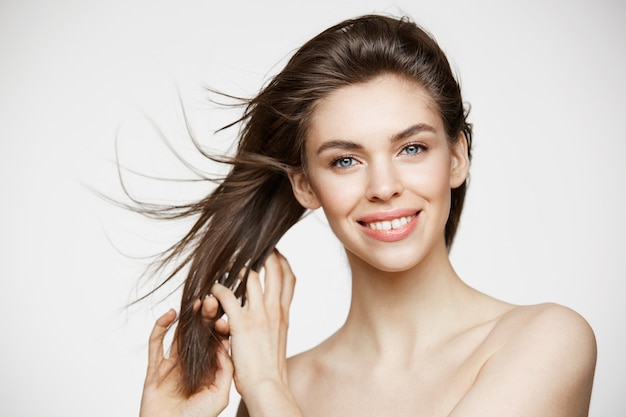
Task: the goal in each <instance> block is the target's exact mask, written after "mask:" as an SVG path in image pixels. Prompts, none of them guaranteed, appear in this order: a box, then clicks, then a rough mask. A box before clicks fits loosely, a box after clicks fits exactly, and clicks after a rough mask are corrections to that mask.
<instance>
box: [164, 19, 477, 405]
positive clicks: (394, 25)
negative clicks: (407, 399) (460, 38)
mask: <svg viewBox="0 0 626 417" xmlns="http://www.w3.org/2000/svg"><path fill="white" fill-rule="evenodd" d="M382 74H395V75H398V76H402V77H406V78H407V79H410V80H414V81H416V82H417V83H419V84H420V85H421V86H423V87H424V89H425V90H426V92H427V93H428V94H429V96H430V98H431V100H432V102H433V103H434V104H435V105H436V107H437V110H438V112H439V114H440V115H441V118H442V120H443V125H444V128H445V131H446V135H447V138H448V141H449V143H450V144H454V143H455V142H456V141H458V140H459V139H460V138H461V136H462V135H464V136H465V138H466V140H467V142H468V156H470V157H471V142H472V127H471V124H469V123H468V121H467V109H466V108H465V106H464V102H463V100H462V97H461V89H460V86H459V83H458V81H457V79H456V77H455V76H454V73H453V71H452V70H451V68H450V64H449V62H448V60H447V58H446V56H445V54H444V53H443V51H442V50H441V48H440V47H439V45H438V44H437V42H436V41H435V40H434V39H433V37H432V36H431V35H429V34H428V33H427V32H426V31H425V30H423V29H422V28H420V27H419V26H418V25H416V24H415V23H414V22H412V21H411V20H410V19H408V18H406V17H403V18H394V17H388V16H381V15H366V16H362V17H358V18H355V19H349V20H345V21H343V22H341V23H339V24H337V25H335V26H332V27H330V28H328V29H326V30H324V31H323V32H321V33H320V34H319V35H317V36H315V37H314V38H312V39H311V40H309V41H308V42H306V43H305V44H304V45H303V46H302V47H301V48H300V49H298V50H297V51H296V52H295V53H294V55H293V56H292V57H291V59H290V60H289V61H288V63H287V64H286V66H285V67H284V69H283V70H282V71H280V72H279V73H278V74H277V75H275V76H274V77H273V78H272V79H271V80H269V82H268V83H267V84H266V85H265V86H264V87H263V88H262V89H261V91H260V92H259V93H258V94H257V95H256V96H255V97H253V98H251V99H248V100H245V101H244V102H243V104H242V106H243V113H242V116H241V117H240V118H239V119H238V120H237V121H235V122H234V123H233V124H232V125H240V131H239V132H240V133H239V135H238V139H237V140H238V142H237V148H236V151H235V153H234V155H232V156H231V157H228V158H227V162H228V163H229V164H230V165H231V167H230V171H229V173H228V174H227V175H225V176H224V178H222V179H221V180H220V182H219V183H218V185H217V186H216V187H215V188H214V189H213V191H212V192H211V193H210V194H209V195H207V196H206V197H205V198H203V199H201V200H199V201H196V202H193V203H190V204H188V205H184V206H182V207H181V206H176V207H170V208H169V209H168V208H165V209H164V210H162V211H161V212H160V213H161V214H162V216H163V217H167V218H178V217H190V216H191V217H194V218H195V219H196V220H195V223H194V224H193V226H192V227H191V229H190V230H189V231H188V232H187V233H186V235H184V237H183V238H182V239H181V240H180V241H178V242H177V243H176V244H174V245H173V246H172V247H170V248H169V249H168V250H167V251H165V252H164V253H163V254H162V255H163V256H162V257H161V258H160V261H159V264H158V267H165V266H166V265H170V266H171V264H173V265H174V268H173V269H172V270H171V271H173V272H171V274H169V275H167V277H166V278H165V280H164V281H165V282H166V281H168V280H170V279H171V278H173V277H174V276H175V275H176V274H178V273H182V271H185V272H186V273H187V275H186V277H185V280H184V288H183V294H182V300H181V307H180V316H179V322H178V325H177V327H176V333H177V334H176V339H175V340H176V343H178V352H179V361H180V365H181V368H182V375H183V378H182V386H181V387H180V388H181V390H182V391H183V392H184V393H186V394H187V395H191V394H193V393H194V392H196V391H197V390H198V389H199V388H200V387H202V386H203V385H208V384H211V383H212V382H213V375H214V374H215V371H216V370H217V359H216V351H217V349H219V348H220V336H219V335H217V334H216V333H215V331H214V330H213V326H211V325H209V326H207V324H206V323H204V322H203V320H202V317H201V315H200V313H199V312H194V309H193V305H194V302H195V301H196V300H197V299H198V298H201V297H203V296H205V295H206V294H208V293H209V292H210V288H211V286H212V285H213V283H214V282H216V281H219V282H221V283H222V284H224V285H226V286H227V287H230V288H231V289H233V290H234V292H235V295H236V296H238V297H241V298H242V302H245V284H246V279H247V274H246V273H245V272H244V273H243V274H241V273H239V271H247V270H249V269H252V270H258V269H259V268H260V267H261V265H262V264H263V262H264V260H265V258H266V257H267V256H268V255H269V254H270V252H271V251H272V249H273V248H274V247H275V245H276V244H277V243H278V241H279V239H280V238H281V237H282V236H283V234H284V233H285V232H286V231H287V230H288V229H289V228H290V227H291V226H293V225H294V224H295V223H296V222H298V220H300V219H301V217H302V216H303V214H304V213H305V209H304V207H302V206H301V205H300V204H299V203H298V201H297V200H296V198H295V197H294V194H293V191H292V188H291V183H290V181H289V177H288V174H289V173H290V172H297V171H299V170H306V164H305V161H306V159H305V154H304V149H305V147H304V142H305V140H306V138H307V132H308V130H309V123H310V120H311V116H312V113H313V111H314V110H315V104H316V102H318V100H320V99H321V98H323V97H325V96H327V95H328V94H329V93H331V92H333V91H335V90H337V89H338V88H341V87H344V86H348V85H352V84H357V83H364V82H367V81H369V80H371V79H373V78H375V77H377V76H380V75H382ZM229 126H231V125H229ZM466 188H467V184H466V182H464V183H463V184H462V185H461V186H460V187H458V188H455V189H452V190H450V193H451V204H450V213H449V218H448V221H447V224H446V226H445V232H444V233H445V241H446V245H447V247H448V248H450V246H451V245H452V241H453V239H454V236H455V233H456V230H457V227H458V224H459V218H460V215H461V211H462V209H463V202H464V199H465V193H466ZM168 210H169V212H168ZM231 271H236V273H235V272H233V273H230V272H231ZM238 279H241V281H242V282H241V283H239V282H238V281H237V280H238ZM221 313H222V311H221V309H220V312H219V313H218V317H219V315H221Z"/></svg>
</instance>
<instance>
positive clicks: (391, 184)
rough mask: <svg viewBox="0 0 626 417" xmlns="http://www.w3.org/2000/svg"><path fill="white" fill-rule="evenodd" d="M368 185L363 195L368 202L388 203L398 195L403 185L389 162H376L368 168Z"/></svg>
mask: <svg viewBox="0 0 626 417" xmlns="http://www.w3.org/2000/svg"><path fill="white" fill-rule="evenodd" d="M368 168H369V169H368V183H367V189H366V192H365V195H366V197H367V199H368V200H370V201H389V200H391V199H392V198H394V197H396V196H398V195H400V194H401V193H402V190H403V189H404V185H403V183H402V180H401V178H400V175H399V173H398V171H397V167H396V166H394V164H393V163H392V162H391V161H385V162H382V161H377V162H376V163H371V164H370V166H369V167H368Z"/></svg>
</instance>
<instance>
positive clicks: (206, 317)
mask: <svg viewBox="0 0 626 417" xmlns="http://www.w3.org/2000/svg"><path fill="white" fill-rule="evenodd" d="M218 307H219V303H218V301H217V299H216V298H215V297H213V296H211V295H207V296H206V297H204V299H203V300H202V321H203V322H204V324H209V323H210V322H211V321H212V320H214V319H215V316H216V315H217V310H218Z"/></svg>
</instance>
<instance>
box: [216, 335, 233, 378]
mask: <svg viewBox="0 0 626 417" xmlns="http://www.w3.org/2000/svg"><path fill="white" fill-rule="evenodd" d="M228 348H229V342H228V340H227V339H224V340H223V341H222V344H221V345H220V346H219V348H218V350H217V367H218V371H217V375H216V381H215V384H216V385H218V386H228V387H229V386H230V382H231V380H232V378H233V374H234V373H235V367H234V365H233V361H232V359H231V357H230V355H229V354H228Z"/></svg>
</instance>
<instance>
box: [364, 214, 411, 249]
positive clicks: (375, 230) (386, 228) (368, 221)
mask: <svg viewBox="0 0 626 417" xmlns="http://www.w3.org/2000/svg"><path fill="white" fill-rule="evenodd" d="M419 214H420V211H417V212H414V211H412V210H411V211H409V210H406V209H404V210H397V211H396V212H395V213H393V214H392V213H385V214H382V213H379V214H373V215H370V216H365V217H363V218H361V219H360V220H359V221H358V223H359V224H360V225H361V230H363V232H364V233H365V234H366V235H367V236H369V237H370V238H373V239H375V240H378V241H381V242H396V241H399V240H403V239H405V238H406V237H408V236H409V235H410V234H411V233H412V232H413V230H414V229H415V227H416V226H417V222H418V217H420V216H419Z"/></svg>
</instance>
